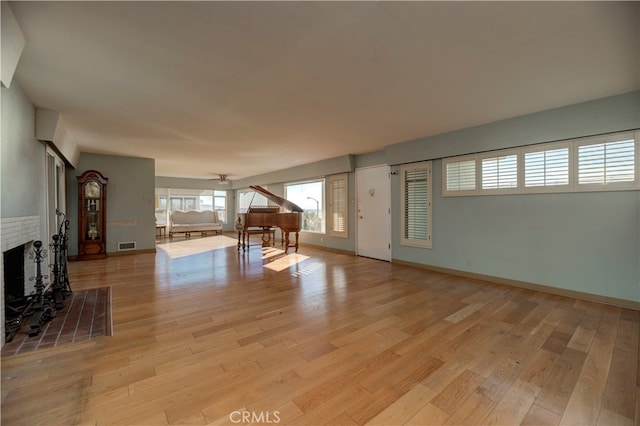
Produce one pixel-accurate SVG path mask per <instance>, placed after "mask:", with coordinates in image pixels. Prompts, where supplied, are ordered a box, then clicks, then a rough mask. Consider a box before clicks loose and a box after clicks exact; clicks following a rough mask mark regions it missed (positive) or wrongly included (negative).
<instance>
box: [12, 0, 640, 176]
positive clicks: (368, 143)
mask: <svg viewBox="0 0 640 426" xmlns="http://www.w3.org/2000/svg"><path fill="white" fill-rule="evenodd" d="M11 8H12V9H13V12H14V14H15V16H16V19H17V21H18V23H19V25H20V27H21V28H22V31H23V33H24V35H25V38H26V39H27V44H26V47H25V50H24V52H23V54H22V57H21V59H20V63H19V66H18V69H17V71H16V80H17V81H18V82H19V84H20V86H21V87H22V89H23V90H24V92H25V93H26V94H27V96H28V97H29V98H30V99H31V100H32V102H33V103H34V104H35V105H36V106H37V107H39V108H46V109H50V110H54V111H59V112H61V113H62V114H63V117H64V119H65V122H66V123H67V124H68V126H69V128H70V130H71V133H72V135H73V138H74V139H75V141H76V142H77V143H78V145H79V146H80V148H81V150H82V151H83V152H92V153H103V154H113V155H128V156H136V157H150V158H154V159H155V160H156V162H155V164H156V175H158V176H175V177H193V178H211V177H214V175H216V174H219V173H227V174H229V175H231V177H232V178H240V177H248V176H253V175H257V174H262V173H267V172H270V171H274V170H279V169H284V168H288V167H292V166H297V165H302V164H306V163H310V162H313V161H317V160H322V159H326V158H331V157H336V156H340V155H344V154H360V153H365V152H372V151H376V150H380V149H382V148H383V147H384V146H385V145H391V144H395V143H399V142H403V141H406V140H410V139H415V138H419V137H423V136H429V135H434V134H438V133H443V132H447V131H451V130H456V129H460V128H465V127H470V126H474V125H478V124H483V123H488V122H492V121H497V120H501V119H505V118H509V117H514V116H518V115H523V114H527V113H531V112H536V111H541V110H545V109H550V108H555V107H560V106H564V105H569V104H573V103H577V102H582V101H587V100H591V99H596V98H601V97H606V96H609V95H614V94H620V93H626V92H630V91H633V90H638V89H639V88H640V58H639V56H640V35H639V34H640V33H639V28H640V12H639V11H640V8H639V3H637V2H623V3H613V2H602V3H600V2H529V3H518V2H496V3H484V2H295V1H290V2H149V1H148V2H121V1H119V2H12V3H11Z"/></svg>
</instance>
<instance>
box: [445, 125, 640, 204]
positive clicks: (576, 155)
mask: <svg viewBox="0 0 640 426" xmlns="http://www.w3.org/2000/svg"><path fill="white" fill-rule="evenodd" d="M639 140H640V132H627V133H615V134H609V135H604V136H595V137H590V138H581V139H573V140H566V141H559V142H547V143H541V144H536V145H531V146H527V147H522V148H515V149H513V148H512V149H504V150H499V151H492V152H487V153H482V154H474V155H467V156H461V157H450V158H444V159H443V160H442V164H443V166H442V194H443V195H444V196H460V195H496V194H501V195H502V194H524V193H544V192H577V191H614V190H634V189H635V190H637V189H640V176H639V175H640V165H639V164H638V163H639V161H640V156H639V155H638V150H639V146H640V145H639ZM478 168H479V169H480V170H477V169H478ZM478 172H479V173H478ZM476 181H478V182H480V187H479V188H478V187H477V184H476Z"/></svg>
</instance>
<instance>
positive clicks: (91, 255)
mask: <svg viewBox="0 0 640 426" xmlns="http://www.w3.org/2000/svg"><path fill="white" fill-rule="evenodd" d="M107 180H108V179H107V178H106V177H104V176H102V174H101V173H100V172H98V171H96V170H87V171H86V172H84V173H83V174H82V175H80V176H78V260H89V259H103V258H105V257H107V240H106V231H107V227H106V215H107V210H106V209H107Z"/></svg>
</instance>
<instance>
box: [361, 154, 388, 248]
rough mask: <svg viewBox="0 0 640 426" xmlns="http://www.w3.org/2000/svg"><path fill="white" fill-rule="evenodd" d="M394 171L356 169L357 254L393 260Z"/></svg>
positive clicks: (383, 167)
mask: <svg viewBox="0 0 640 426" xmlns="http://www.w3.org/2000/svg"><path fill="white" fill-rule="evenodd" d="M390 172H391V168H390V167H389V166H387V165H384V166H374V167H365V168H360V169H356V224H357V225H356V254H357V255H358V256H365V257H371V258H373V259H379V260H385V261H391V179H390Z"/></svg>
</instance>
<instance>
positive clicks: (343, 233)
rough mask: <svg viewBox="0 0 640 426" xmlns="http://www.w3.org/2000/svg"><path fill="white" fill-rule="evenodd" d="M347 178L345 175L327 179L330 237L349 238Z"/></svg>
mask: <svg viewBox="0 0 640 426" xmlns="http://www.w3.org/2000/svg"><path fill="white" fill-rule="evenodd" d="M348 184H349V177H348V175H347V174H346V173H344V174H340V175H334V176H330V177H329V214H330V216H329V218H330V224H329V226H330V232H329V233H330V235H332V236H334V237H341V238H348V237H349V230H348V224H349V203H348V198H349V189H348Z"/></svg>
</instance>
